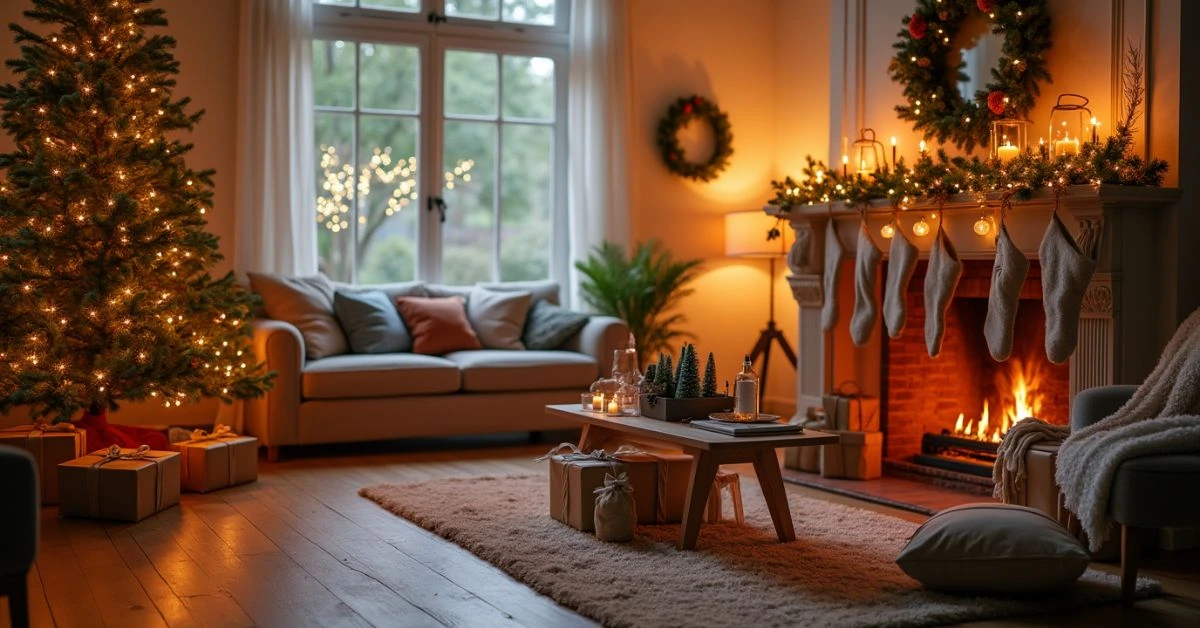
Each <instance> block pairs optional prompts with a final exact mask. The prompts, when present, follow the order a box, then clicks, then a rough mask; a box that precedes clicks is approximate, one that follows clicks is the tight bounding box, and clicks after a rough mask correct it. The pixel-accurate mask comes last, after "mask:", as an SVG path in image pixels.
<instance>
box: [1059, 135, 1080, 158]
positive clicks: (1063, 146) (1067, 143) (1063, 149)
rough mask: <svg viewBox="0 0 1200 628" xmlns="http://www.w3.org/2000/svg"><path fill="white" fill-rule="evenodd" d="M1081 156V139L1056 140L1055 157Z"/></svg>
mask: <svg viewBox="0 0 1200 628" xmlns="http://www.w3.org/2000/svg"><path fill="white" fill-rule="evenodd" d="M1078 154H1079V138H1075V139H1070V138H1067V139H1062V140H1055V142H1054V156H1055V157H1058V156H1061V155H1078Z"/></svg>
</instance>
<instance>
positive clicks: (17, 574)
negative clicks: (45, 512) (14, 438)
mask: <svg viewBox="0 0 1200 628" xmlns="http://www.w3.org/2000/svg"><path fill="white" fill-rule="evenodd" d="M0 504H4V507H3V513H4V516H3V517H0V596H8V616H9V619H10V621H11V622H12V625H13V626H14V628H25V626H28V625H29V603H28V600H27V594H26V578H27V577H28V574H29V569H30V568H31V567H33V559H34V556H36V554H37V533H38V512H39V506H40V505H41V491H39V490H38V485H37V471H36V470H35V468H34V462H33V456H31V455H29V452H27V451H25V450H22V449H17V448H16V447H9V446H7V445H0Z"/></svg>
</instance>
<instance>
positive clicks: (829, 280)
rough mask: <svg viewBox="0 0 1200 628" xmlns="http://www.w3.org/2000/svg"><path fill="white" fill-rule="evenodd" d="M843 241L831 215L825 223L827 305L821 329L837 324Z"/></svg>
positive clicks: (824, 307)
mask: <svg viewBox="0 0 1200 628" xmlns="http://www.w3.org/2000/svg"><path fill="white" fill-rule="evenodd" d="M842 253H843V250H842V243H841V241H840V240H838V237H837V227H835V226H834V224H833V218H832V217H830V218H829V220H828V221H827V222H826V223H825V305H824V306H823V307H822V308H821V330H822V331H829V330H831V329H833V326H834V325H836V324H837V317H838V310H837V282H838V271H839V270H840V269H841V266H842Z"/></svg>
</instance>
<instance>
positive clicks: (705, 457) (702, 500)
mask: <svg viewBox="0 0 1200 628" xmlns="http://www.w3.org/2000/svg"><path fill="white" fill-rule="evenodd" d="M546 412H548V413H550V414H552V415H555V416H559V417H563V418H565V419H570V420H572V421H577V422H580V423H583V435H582V436H581V437H580V438H579V448H580V449H581V450H583V451H592V450H594V449H599V448H602V447H604V445H605V442H607V441H609V440H623V441H630V440H632V441H634V442H636V443H642V444H647V445H663V444H665V445H667V446H671V447H677V448H681V449H683V451H684V453H687V454H691V456H692V474H691V478H690V479H689V480H688V494H687V497H686V499H685V500H684V506H683V513H684V514H683V525H682V526H681V528H682V529H681V530H680V533H679V543H678V544H676V547H678V548H679V549H681V550H682V549H693V548H695V547H696V538H697V537H698V536H699V535H700V520H701V518H702V517H703V515H704V507H705V504H706V503H707V502H708V493H709V491H710V490H711V489H712V484H713V480H714V479H715V478H716V475H717V468H718V467H720V466H721V465H723V464H735V463H739V462H751V463H754V472H755V473H756V474H757V475H758V484H759V486H761V487H762V492H763V497H765V498H766V500H767V509H768V510H770V511H771V521H773V522H774V523H775V533H776V534H777V535H778V536H779V540H780V541H783V542H787V541H794V540H796V530H795V528H793V527H792V513H791V510H789V509H788V502H787V492H786V491H785V490H784V487H783V476H782V475H781V474H780V473H779V459H778V458H776V456H775V450H776V449H777V448H779V447H806V446H811V445H830V444H833V443H836V442H838V437H837V435H835V434H827V433H825V432H817V431H813V430H805V431H803V432H800V433H797V434H780V435H775V436H727V435H725V434H718V433H717V432H710V431H708V430H704V429H700V428H698V427H692V426H691V425H688V424H687V423H669V422H667V421H659V420H658V419H649V418H646V417H641V416H617V417H614V416H606V415H605V414H604V413H602V412H590V411H587V410H581V409H580V408H579V405H578V404H568V405H550V406H546Z"/></svg>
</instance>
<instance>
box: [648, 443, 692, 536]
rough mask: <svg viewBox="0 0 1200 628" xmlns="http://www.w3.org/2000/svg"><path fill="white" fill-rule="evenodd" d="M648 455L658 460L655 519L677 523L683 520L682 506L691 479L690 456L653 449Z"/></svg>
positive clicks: (660, 521) (685, 499)
mask: <svg viewBox="0 0 1200 628" xmlns="http://www.w3.org/2000/svg"><path fill="white" fill-rule="evenodd" d="M650 455H651V456H653V457H654V459H655V460H656V461H657V462H658V469H657V473H658V492H657V496H658V501H657V503H656V504H655V514H656V517H655V519H656V521H657V522H658V523H679V522H680V521H683V506H684V502H686V501H687V494H688V483H689V482H691V479H692V457H691V456H690V455H688V454H685V453H682V452H670V451H655V452H650Z"/></svg>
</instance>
